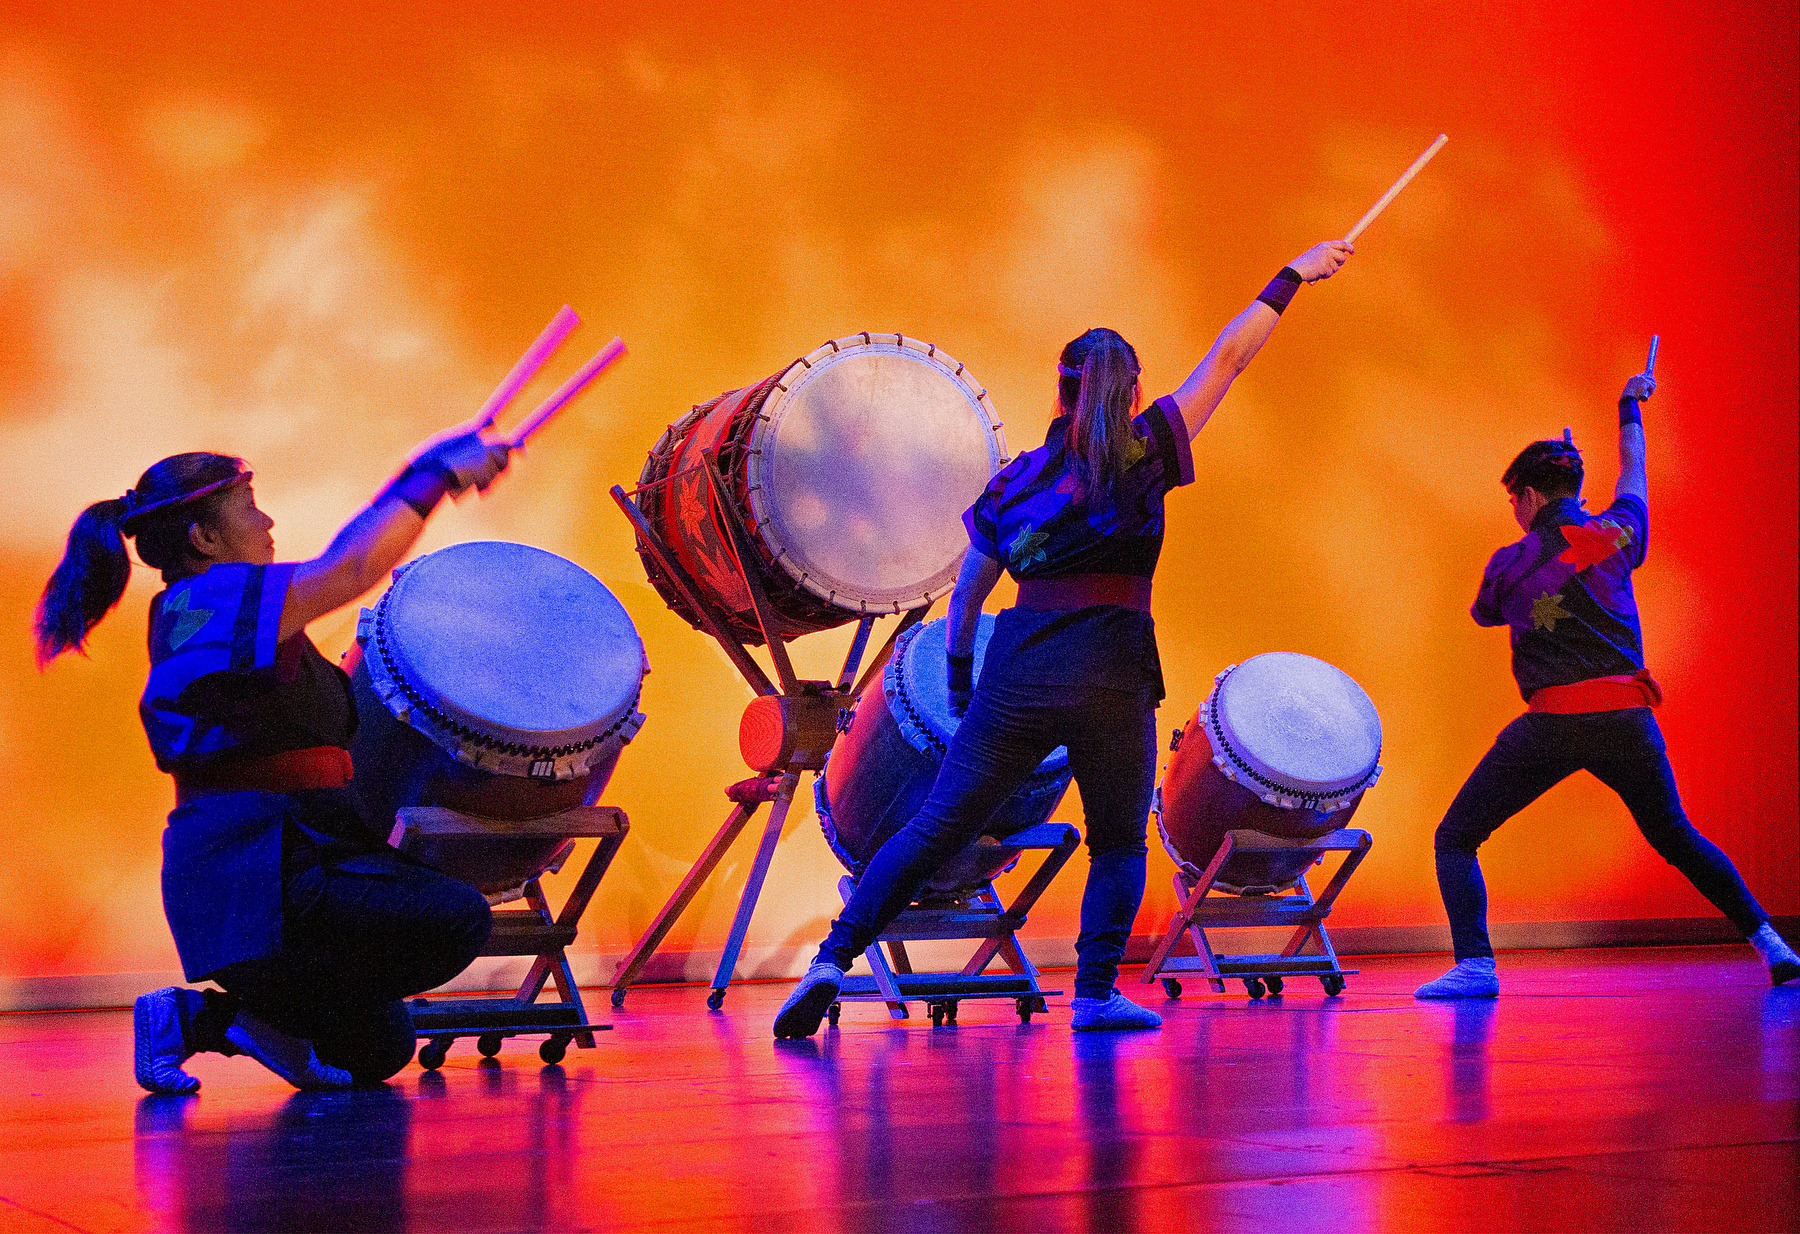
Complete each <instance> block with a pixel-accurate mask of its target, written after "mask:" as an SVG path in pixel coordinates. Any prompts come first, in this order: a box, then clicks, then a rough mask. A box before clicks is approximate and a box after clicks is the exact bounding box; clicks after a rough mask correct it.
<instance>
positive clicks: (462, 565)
mask: <svg viewBox="0 0 1800 1234" xmlns="http://www.w3.org/2000/svg"><path fill="white" fill-rule="evenodd" d="M368 625H369V626H371V627H372V628H371V629H370V631H369V638H368V643H367V649H368V652H369V653H370V656H369V659H370V666H371V676H372V678H375V679H377V680H378V681H379V680H380V679H381V678H386V679H388V680H389V681H390V682H391V683H392V684H393V685H394V686H395V687H397V689H396V690H395V691H394V692H393V693H392V695H391V696H389V697H386V698H385V700H384V701H386V702H387V704H388V705H389V707H390V708H391V709H392V710H393V711H394V712H395V714H396V715H402V716H403V717H404V718H407V719H408V720H409V722H411V723H412V724H413V726H414V727H416V728H419V729H420V730H421V731H423V732H425V733H426V734H427V735H428V736H431V737H432V738H433V739H434V740H437V741H439V742H440V744H442V743H443V742H444V741H445V740H446V739H447V740H449V741H451V742H456V743H458V744H459V745H463V744H471V745H473V746H475V747H477V748H479V749H480V750H483V751H486V752H487V757H475V756H474V755H473V754H471V753H469V752H467V751H465V750H462V749H458V750H454V751H452V752H453V753H456V754H457V756H458V757H459V758H464V760H465V761H468V762H473V763H475V764H476V765H477V766H487V765H488V763H489V761H491V759H494V758H498V759H501V760H503V761H508V762H510V761H513V760H525V761H527V762H532V763H535V762H540V761H542V760H544V759H550V760H553V761H555V762H556V763H557V764H558V765H557V767H556V769H555V772H554V775H555V778H558V779H562V778H566V777H567V776H568V775H572V774H578V773H579V772H580V771H582V770H585V767H586V761H591V756H593V755H592V751H593V750H594V747H595V746H596V745H598V743H600V742H601V741H602V740H604V739H605V738H606V737H608V736H613V735H617V736H620V737H621V739H624V740H628V739H629V738H630V736H631V735H632V732H635V729H636V723H635V721H636V719H637V717H636V715H635V711H636V706H637V699H638V691H639V687H640V686H641V685H642V682H643V676H644V671H645V662H644V645H643V643H642V642H641V641H639V639H638V634H637V630H636V628H635V627H633V625H632V624H631V618H630V617H629V616H627V615H626V612H625V609H624V608H623V606H621V605H620V604H619V602H618V600H617V599H615V598H614V597H613V594H612V592H610V591H608V590H607V588H606V587H605V585H604V584H602V583H601V582H600V580H599V579H597V578H595V577H594V576H593V575H591V574H589V573H588V572H587V571H586V570H584V569H582V568H581V567H580V566H578V565H576V564H575V563H574V562H572V561H568V560H565V559H564V558H562V557H558V556H557V555H556V554H554V553H548V552H545V551H544V550H542V549H537V548H531V547H530V546H528V545H524V544H508V543H504V542H500V541H482V542H476V543H470V544H457V545H452V546H451V547H449V548H445V549H440V550H438V551H437V552H435V553H429V554H427V555H425V556H424V557H420V558H419V559H418V560H416V561H414V562H412V563H411V564H410V565H407V566H404V567H402V568H401V570H399V571H396V578H395V581H394V585H393V586H392V587H391V588H389V589H388V592H387V594H386V595H385V596H383V597H382V599H381V601H380V603H379V604H378V605H377V607H376V610H375V612H374V614H373V621H372V622H369V623H368ZM419 711H424V712H425V713H426V718H427V720H428V721H429V722H426V723H421V722H420V717H418V716H416V715H414V714H412V713H416V712H419ZM625 729H630V730H631V731H623V730H625ZM584 752H588V753H589V754H590V759H589V760H584V759H583V758H582V757H581V755H582V754H583V753H584ZM492 770H496V771H501V772H505V773H509V774H515V775H539V776H544V775H547V774H550V773H546V772H545V771H543V770H541V769H533V768H531V767H527V766H520V767H517V768H515V767H512V766H502V765H496V766H494V767H493V768H492Z"/></svg>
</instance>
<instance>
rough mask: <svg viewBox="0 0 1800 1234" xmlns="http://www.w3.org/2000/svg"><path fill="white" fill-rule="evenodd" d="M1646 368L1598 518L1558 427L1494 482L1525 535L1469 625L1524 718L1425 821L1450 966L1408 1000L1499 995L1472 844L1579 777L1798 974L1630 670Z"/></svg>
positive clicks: (1639, 669)
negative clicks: (1438, 814) (1494, 653)
mask: <svg viewBox="0 0 1800 1234" xmlns="http://www.w3.org/2000/svg"><path fill="white" fill-rule="evenodd" d="M1655 363H1656V351H1655V344H1654V343H1652V346H1651V353H1650V368H1648V369H1646V371H1645V372H1642V373H1639V374H1637V375H1636V376H1634V377H1632V378H1631V380H1629V381H1627V382H1626V383H1625V391H1624V393H1623V394H1622V395H1620V397H1619V482H1618V486H1617V487H1616V488H1615V490H1614V493H1613V503H1612V505H1610V506H1608V507H1607V508H1606V509H1605V510H1604V511H1602V512H1601V513H1600V514H1598V515H1592V514H1589V513H1587V512H1586V511H1585V510H1583V509H1582V508H1581V481H1582V461H1581V452H1580V451H1579V450H1577V449H1576V448H1575V446H1574V443H1573V442H1572V441H1571V440H1570V438H1569V434H1568V432H1567V431H1566V430H1565V431H1564V434H1563V437H1562V439H1561V440H1560V441H1558V440H1550V441H1534V442H1532V443H1531V444H1530V445H1528V446H1526V447H1525V449H1523V450H1522V451H1520V452H1519V456H1518V457H1517V458H1515V459H1514V460H1513V461H1512V465H1511V466H1510V467H1508V468H1507V469H1506V474H1505V475H1504V476H1502V477H1501V483H1502V484H1504V485H1505V486H1506V492H1507V497H1508V499H1509V500H1510V501H1511V503H1512V512H1513V519H1514V520H1515V521H1516V522H1517V523H1518V524H1519V530H1521V531H1523V532H1524V533H1525V538H1524V539H1522V540H1520V541H1518V543H1516V544H1512V545H1509V546H1507V547H1506V548H1503V549H1501V550H1500V551H1499V552H1497V553H1495V554H1494V556H1493V558H1492V559H1491V560H1490V561H1489V562H1488V566H1487V573H1486V574H1485V575H1483V577H1482V580H1481V591H1480V594H1478V595H1477V596H1476V598H1475V607H1474V610H1473V612H1474V616H1475V621H1476V623H1477V624H1478V625H1484V626H1506V627H1508V629H1509V631H1510V633H1511V636H1512V666H1513V676H1514V677H1515V678H1516V679H1517V680H1518V683H1519V692H1520V693H1521V694H1522V695H1524V697H1525V702H1526V711H1525V714H1524V715H1522V716H1520V717H1519V718H1518V719H1516V720H1514V721H1513V722H1512V723H1511V724H1508V725H1507V726H1506V727H1505V728H1504V729H1502V730H1501V732H1500V736H1499V738H1498V739H1497V740H1496V741H1495V742H1494V748H1493V749H1491V750H1489V751H1488V752H1487V754H1486V755H1485V756H1484V757H1483V758H1482V760H1481V762H1480V763H1479V764H1477V765H1476V767H1475V770H1474V771H1473V772H1472V773H1470V775H1469V778H1468V781H1467V782H1466V783H1465V784H1464V785H1463V786H1462V791H1461V792H1459V793H1457V794H1456V799H1455V800H1454V801H1452V802H1451V803H1450V809H1449V812H1448V813H1446V814H1445V815H1444V821H1443V822H1442V823H1440V824H1439V825H1438V829H1437V838H1436V842H1435V847H1436V849H1437V877H1438V889H1439V891H1441V892H1442V894H1443V897H1444V908H1445V910H1446V912H1448V914H1449V916H1450V937H1451V941H1452V943H1453V944H1454V946H1455V948H1456V965H1455V967H1453V968H1452V969H1451V970H1450V971H1449V972H1447V973H1445V974H1444V975H1443V976H1442V977H1439V978H1438V979H1437V980H1435V981H1430V982H1427V983H1426V984H1424V985H1422V986H1420V987H1419V988H1418V990H1417V991H1415V993H1416V994H1417V995H1418V997H1420V998H1493V997H1494V996H1496V995H1497V994H1499V992H1500V979H1499V976H1498V975H1497V974H1496V972H1495V970H1494V949H1493V947H1492V946H1491V945H1490V944H1489V942H1488V932H1487V886H1486V884H1485V883H1483V881H1482V878H1481V867H1480V866H1479V865H1478V864H1477V863H1476V860H1475V850H1476V849H1477V848H1479V847H1480V846H1481V843H1482V841H1484V840H1486V839H1487V838H1488V837H1489V836H1490V835H1492V834H1493V833H1494V831H1495V829H1496V828H1498V827H1499V826H1500V824H1502V823H1504V822H1505V821H1506V820H1507V819H1509V818H1511V817H1512V816H1513V815H1515V814H1517V813H1518V812H1519V811H1520V810H1523V809H1524V808H1525V807H1526V806H1528V805H1530V804H1531V803H1532V802H1533V801H1535V800H1537V799H1538V798H1539V797H1540V796H1542V795H1543V794H1544V793H1545V792H1546V791H1548V790H1549V789H1550V787H1551V786H1552V785H1554V784H1557V783H1558V782H1560V781H1562V780H1564V779H1566V778H1568V777H1569V776H1571V775H1573V774H1575V773H1576V772H1577V771H1583V770H1586V771H1590V772H1592V773H1593V774H1594V777H1595V778H1596V779H1598V780H1599V781H1600V782H1601V783H1602V784H1604V785H1606V786H1607V787H1608V788H1610V789H1612V790H1613V791H1614V792H1615V793H1617V794H1618V795H1619V797H1620V799H1621V800H1622V801H1624V803H1625V806H1626V808H1627V809H1629V810H1630V811H1631V817H1632V818H1633V819H1634V820H1635V821H1636V822H1637V825H1638V829H1639V830H1640V831H1642V832H1643V833H1644V838H1645V839H1646V840H1648V841H1650V844H1651V846H1652V847H1653V848H1655V849H1656V851H1657V853H1658V854H1660V855H1661V856H1662V858H1663V860H1665V861H1667V862H1668V863H1669V864H1670V865H1672V866H1674V867H1675V868H1676V869H1677V870H1680V871H1681V872H1682V873H1683V874H1685V875H1686V876H1687V878H1688V881H1689V882H1691V883H1693V884H1694V886H1695V888H1696V889H1697V890H1699V892H1700V894H1701V895H1704V896H1705V897H1706V898H1707V899H1708V900H1710V901H1712V903H1713V905H1714V906H1715V907H1717V908H1718V910H1719V911H1720V912H1722V913H1724V914H1725V915H1726V916H1727V917H1729V918H1730V919H1731V922H1732V924H1733V925H1735V926H1737V928H1738V929H1740V930H1742V931H1743V932H1744V934H1745V935H1746V936H1747V937H1748V938H1749V940H1750V942H1751V944H1752V945H1753V946H1755V948H1756V949H1757V951H1758V952H1760V953H1761V955H1762V957H1763V959H1764V961H1765V962H1766V963H1767V964H1768V966H1769V979H1770V981H1772V982H1773V983H1774V984H1775V985H1781V984H1782V983H1783V982H1787V981H1792V980H1793V979H1794V978H1795V977H1800V960H1796V958H1795V956H1794V953H1793V951H1792V950H1791V949H1790V948H1789V947H1788V945H1787V944H1786V943H1785V942H1783V941H1782V939H1781V936H1780V935H1778V934H1776V933H1775V929H1774V927H1773V926H1771V925H1770V924H1769V915H1768V914H1767V913H1765V912H1764V911H1763V909H1762V906H1761V905H1760V904H1758V903H1757V902H1756V898H1755V897H1754V896H1752V895H1751V894H1750V889H1749V888H1748V887H1746V886H1745V885H1744V880H1743V878H1742V877H1740V876H1739V874H1738V872H1737V868H1736V867H1735V866H1733V865H1732V864H1731V859H1730V858H1728V857H1727V856H1725V854H1724V853H1722V852H1720V851H1719V849H1718V847H1717V846H1716V845H1714V844H1713V843H1712V842H1711V841H1709V840H1708V839H1707V838H1706V837H1705V836H1703V835H1701V834H1700V833H1699V832H1698V831H1696V830H1694V827H1693V824H1691V823H1689V822H1688V819H1687V815H1686V814H1685V813H1683V811H1682V808H1681V797H1680V794H1678V793H1677V792H1676V790H1675V774H1674V772H1673V771H1672V770H1671V769H1670V766H1669V756H1668V754H1667V753H1666V751H1665V748H1664V745H1663V737H1662V733H1661V731H1660V730H1659V729H1658V728H1657V724H1656V717H1655V716H1654V715H1653V714H1652V709H1653V708H1654V707H1656V706H1657V705H1658V704H1659V703H1661V702H1662V690H1661V689H1660V688H1659V687H1658V686H1657V684H1656V682H1655V681H1654V680H1652V678H1651V676H1650V674H1649V672H1648V671H1647V670H1646V669H1645V667H1644V640H1643V633H1642V631H1641V630H1640V628H1639V626H1638V611H1637V601H1636V599H1635V598H1634V596H1633V595H1632V590H1631V572H1632V571H1633V570H1635V569H1637V568H1638V567H1639V566H1641V565H1643V564H1644V555H1645V550H1646V548H1647V545H1648V537H1649V530H1650V507H1649V484H1648V481H1647V479H1646V475H1645V469H1644V426H1643V414H1642V411H1641V409H1640V408H1641V404H1642V402H1643V400H1645V399H1647V398H1649V397H1650V395H1651V394H1653V393H1654V392H1655V390H1656V379H1655V378H1654V377H1653V376H1652V375H1651V372H1652V370H1653V369H1654V366H1655Z"/></svg>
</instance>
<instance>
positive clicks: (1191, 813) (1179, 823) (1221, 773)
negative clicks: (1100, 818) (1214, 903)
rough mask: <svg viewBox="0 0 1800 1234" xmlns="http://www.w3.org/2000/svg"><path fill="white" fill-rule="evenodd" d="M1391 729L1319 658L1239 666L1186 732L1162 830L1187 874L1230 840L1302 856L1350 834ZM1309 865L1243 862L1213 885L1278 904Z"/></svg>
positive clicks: (1289, 860)
mask: <svg viewBox="0 0 1800 1234" xmlns="http://www.w3.org/2000/svg"><path fill="white" fill-rule="evenodd" d="M1380 756H1381V720H1380V718H1379V717H1378V716H1377V715H1376V712H1375V705H1374V703H1372V702H1371V701H1370V700H1369V696H1368V695H1367V694H1365V693H1364V692H1363V690H1362V688H1361V687H1360V686H1358V685H1357V684H1356V682H1355V681H1353V680H1352V679H1351V678H1350V677H1349V676H1348V675H1347V674H1345V673H1343V672H1341V671H1340V670H1338V669H1336V668H1334V667H1332V666H1331V665H1329V664H1327V663H1325V662H1324V661H1323V660H1316V659H1314V658H1313V657H1311V656H1303V655H1298V654H1295V653H1293V652H1269V653H1266V654H1264V655H1259V656H1253V657H1251V658H1250V659H1248V660H1246V661H1244V662H1243V663H1242V664H1234V665H1232V666H1231V667H1230V668H1227V669H1226V670H1225V671H1224V672H1222V673H1220V674H1219V675H1218V677H1216V678H1215V679H1214V685H1213V691H1212V693H1211V694H1209V695H1207V697H1206V701H1205V702H1203V703H1201V704H1200V707H1199V708H1198V710H1197V711H1196V712H1195V715H1194V718H1193V719H1192V720H1190V721H1189V722H1188V724H1187V726H1186V727H1185V728H1184V729H1183V730H1182V731H1181V734H1180V738H1179V744H1178V745H1177V746H1176V749H1175V752H1174V754H1172V755H1171V756H1170V758H1169V765H1168V767H1167V768H1166V769H1165V770H1164V772H1163V780H1162V783H1161V784H1160V785H1158V787H1157V790H1156V802H1155V810H1156V819H1157V828H1158V830H1159V831H1160V832H1161V833H1162V839H1163V847H1165V848H1166V849H1168V852H1169V855H1170V856H1171V857H1173V858H1174V859H1175V862H1176V864H1177V865H1180V866H1183V867H1185V868H1189V869H1191V870H1193V871H1194V872H1196V873H1198V872H1199V871H1202V870H1204V869H1205V868H1206V867H1207V866H1208V865H1210V864H1211V862H1212V859H1213V857H1214V856H1215V855H1216V854H1217V853H1218V851H1219V846H1220V845H1221V844H1223V843H1224V840H1225V834H1226V833H1227V832H1230V831H1237V830H1246V831H1259V832H1262V833H1264V834H1265V835H1272V836H1280V837H1284V838H1287V839H1291V840H1293V841H1294V842H1295V844H1296V846H1298V845H1300V844H1303V843H1305V842H1306V841H1308V840H1313V839H1317V838H1318V837H1319V836H1322V835H1325V834H1327V833H1328V832H1331V831H1335V830H1337V829H1338V828H1340V827H1346V826H1348V825H1349V823H1350V819H1351V816H1353V815H1354V814H1355V813H1356V809H1357V807H1358V806H1359V805H1361V804H1362V797H1363V793H1364V792H1365V791H1367V790H1368V789H1369V787H1370V786H1371V785H1373V784H1374V783H1375V781H1376V779H1377V778H1378V777H1379V776H1380V775H1381V766H1380V763H1379V762H1378V761H1377V760H1378V759H1379V758H1380ZM1312 861H1313V858H1312V857H1311V856H1308V855H1296V856H1293V857H1285V856H1283V855H1282V854H1280V853H1268V852H1234V853H1233V854H1232V855H1231V857H1230V858H1229V859H1228V860H1227V861H1226V863H1225V866H1224V868H1223V869H1222V870H1221V871H1220V873H1219V878H1218V880H1217V882H1216V883H1215V884H1214V885H1215V886H1217V887H1218V888H1220V889H1221V890H1224V891H1229V892H1233V893H1236V894H1240V895H1242V894H1252V895H1255V894H1272V893H1274V892H1277V891H1282V890H1285V889H1287V888H1289V887H1292V886H1294V885H1295V883H1297V882H1298V881H1299V879H1300V877H1301V875H1303V874H1304V873H1305V872H1306V868H1307V867H1308V866H1309V865H1311V864H1312Z"/></svg>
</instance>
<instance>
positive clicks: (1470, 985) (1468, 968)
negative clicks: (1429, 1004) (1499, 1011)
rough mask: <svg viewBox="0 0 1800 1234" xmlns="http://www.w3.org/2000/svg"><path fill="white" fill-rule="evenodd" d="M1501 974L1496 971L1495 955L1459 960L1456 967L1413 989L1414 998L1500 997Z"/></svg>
mask: <svg viewBox="0 0 1800 1234" xmlns="http://www.w3.org/2000/svg"><path fill="white" fill-rule="evenodd" d="M1499 996H1500V975H1499V974H1498V973H1496V972H1495V971H1494V957H1492V956H1481V957H1478V958H1476V959H1473V960H1458V961H1457V962H1456V967H1455V968H1453V969H1451V970H1450V971H1449V972H1447V973H1445V974H1444V975H1443V976H1442V977H1439V978H1438V979H1437V980H1436V981H1427V982H1426V983H1425V984H1424V985H1422V986H1420V987H1419V988H1418V989H1416V990H1414V991H1413V997H1414V998H1498V997H1499Z"/></svg>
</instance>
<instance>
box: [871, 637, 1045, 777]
mask: <svg viewBox="0 0 1800 1234" xmlns="http://www.w3.org/2000/svg"><path fill="white" fill-rule="evenodd" d="M949 628H950V623H949V621H948V619H946V618H943V617H939V618H938V619H937V620H935V621H928V622H926V623H925V624H924V625H920V626H914V627H913V628H912V629H910V630H908V631H907V632H906V633H905V634H902V635H901V636H900V642H899V645H898V646H896V647H895V648H894V656H893V659H891V660H889V661H888V663H887V668H886V669H885V670H883V672H882V676H881V686H882V692H883V693H884V694H886V695H887V702H888V710H890V711H891V712H893V714H894V721H895V723H897V724H898V725H899V726H900V731H901V733H903V734H904V735H905V737H906V739H907V740H908V741H910V742H911V743H912V744H913V747H914V748H915V749H917V750H919V751H920V752H935V753H936V754H938V755H942V754H943V752H944V751H945V750H947V749H948V748H949V746H950V738H951V737H952V736H954V735H955V733H956V730H957V727H958V726H959V725H961V724H962V720H961V719H959V718H958V717H957V716H955V715H953V714H951V711H950V682H949V679H948V676H947V674H946V672H945V661H944V639H945V637H946V634H947V632H948V630H949ZM993 636H994V617H993V614H991V613H983V614H981V618H980V621H979V622H978V623H977V625H976V627H975V680H976V681H980V680H981V665H982V661H983V659H984V657H985V656H986V655H987V645H988V640H989V639H991V638H992V637H993ZM1068 765H1069V751H1068V747H1066V746H1057V747H1056V749H1054V750H1052V751H1050V753H1049V755H1048V756H1046V757H1045V759H1044V761H1043V762H1041V763H1039V764H1038V766H1037V770H1036V771H1035V772H1033V773H1032V774H1033V775H1035V776H1054V775H1060V774H1062V772H1063V771H1064V769H1065V768H1067V767H1068Z"/></svg>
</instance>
